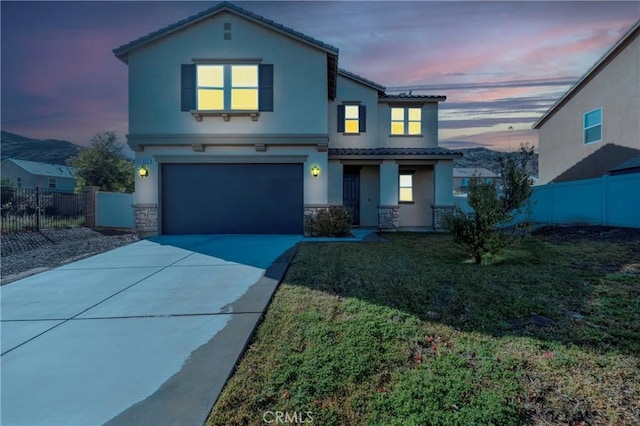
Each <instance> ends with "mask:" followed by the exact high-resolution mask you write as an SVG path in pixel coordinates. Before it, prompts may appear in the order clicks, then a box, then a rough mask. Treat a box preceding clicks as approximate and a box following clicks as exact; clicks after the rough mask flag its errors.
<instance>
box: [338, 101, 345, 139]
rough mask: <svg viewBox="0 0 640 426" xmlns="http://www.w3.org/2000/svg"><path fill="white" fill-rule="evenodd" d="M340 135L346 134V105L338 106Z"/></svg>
mask: <svg viewBox="0 0 640 426" xmlns="http://www.w3.org/2000/svg"><path fill="white" fill-rule="evenodd" d="M338 133H344V105H338Z"/></svg>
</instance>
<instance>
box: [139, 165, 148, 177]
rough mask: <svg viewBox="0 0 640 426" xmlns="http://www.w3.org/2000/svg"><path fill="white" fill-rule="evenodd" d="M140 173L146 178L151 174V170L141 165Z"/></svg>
mask: <svg viewBox="0 0 640 426" xmlns="http://www.w3.org/2000/svg"><path fill="white" fill-rule="evenodd" d="M138 175H140V177H141V178H146V177H147V176H149V170H147V168H146V167H145V166H141V167H140V168H139V169H138Z"/></svg>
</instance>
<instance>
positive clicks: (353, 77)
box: [338, 68, 387, 94]
mask: <svg viewBox="0 0 640 426" xmlns="http://www.w3.org/2000/svg"><path fill="white" fill-rule="evenodd" d="M338 75H340V76H342V77H344V78H348V79H349V80H352V81H355V82H356V83H360V84H362V85H364V86H367V87H370V88H372V89H374V90H377V91H378V94H384V91H385V90H387V89H386V87H384V86H383V85H381V84H378V83H376V82H375V81H371V80H368V79H366V78H364V77H362V76H359V75H357V74H354V73H352V72H350V71H347V70H345V69H342V68H338Z"/></svg>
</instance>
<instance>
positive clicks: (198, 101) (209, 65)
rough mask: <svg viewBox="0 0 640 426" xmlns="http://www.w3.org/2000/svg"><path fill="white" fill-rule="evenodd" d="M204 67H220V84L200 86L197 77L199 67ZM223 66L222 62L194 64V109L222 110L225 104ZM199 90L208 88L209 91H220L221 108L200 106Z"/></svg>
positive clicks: (198, 75)
mask: <svg viewBox="0 0 640 426" xmlns="http://www.w3.org/2000/svg"><path fill="white" fill-rule="evenodd" d="M201 67H202V68H204V67H218V68H222V86H201V85H200V81H199V77H200V68H201ZM225 74H226V73H225V66H224V65H222V64H196V109H197V110H199V111H224V110H225V104H226V89H225V84H226V80H227V79H226V78H225ZM201 90H209V91H217V92H222V108H214V109H211V108H200V91H201Z"/></svg>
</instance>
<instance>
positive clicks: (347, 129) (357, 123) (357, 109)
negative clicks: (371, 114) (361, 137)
mask: <svg viewBox="0 0 640 426" xmlns="http://www.w3.org/2000/svg"><path fill="white" fill-rule="evenodd" d="M366 131H367V107H366V106H364V105H360V104H352V105H349V104H345V105H338V132H341V133H344V134H346V135H348V134H352V135H357V134H360V133H364V132H366Z"/></svg>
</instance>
